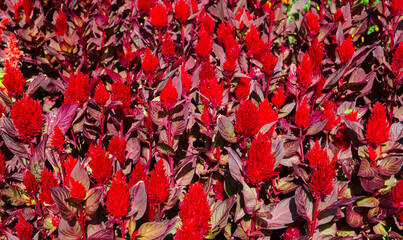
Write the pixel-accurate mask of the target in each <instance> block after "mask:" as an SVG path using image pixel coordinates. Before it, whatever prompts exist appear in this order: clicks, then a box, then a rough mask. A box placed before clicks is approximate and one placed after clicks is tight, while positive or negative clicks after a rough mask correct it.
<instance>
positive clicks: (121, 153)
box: [109, 136, 126, 166]
mask: <svg viewBox="0 0 403 240" xmlns="http://www.w3.org/2000/svg"><path fill="white" fill-rule="evenodd" d="M125 151H126V141H125V140H124V139H123V138H120V137H117V136H114V137H113V138H112V139H111V141H110V142H109V152H110V153H111V154H112V155H114V156H115V157H116V159H117V160H118V162H119V163H120V166H123V165H124V164H125Z"/></svg>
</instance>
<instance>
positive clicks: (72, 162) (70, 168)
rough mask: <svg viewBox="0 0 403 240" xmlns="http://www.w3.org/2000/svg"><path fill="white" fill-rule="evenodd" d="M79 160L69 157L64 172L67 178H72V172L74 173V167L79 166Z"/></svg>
mask: <svg viewBox="0 0 403 240" xmlns="http://www.w3.org/2000/svg"><path fill="white" fill-rule="evenodd" d="M77 162H78V160H77V159H75V158H73V157H72V156H71V155H69V156H68V157H67V159H66V161H65V162H64V164H63V166H64V170H65V171H66V176H70V174H71V172H72V171H73V169H74V167H75V166H76V165H77Z"/></svg>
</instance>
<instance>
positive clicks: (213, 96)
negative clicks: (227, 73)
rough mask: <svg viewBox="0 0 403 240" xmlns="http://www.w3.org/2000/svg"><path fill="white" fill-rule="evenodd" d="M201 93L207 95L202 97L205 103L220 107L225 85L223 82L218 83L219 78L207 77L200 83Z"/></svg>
mask: <svg viewBox="0 0 403 240" xmlns="http://www.w3.org/2000/svg"><path fill="white" fill-rule="evenodd" d="M199 89H200V93H201V94H202V95H203V96H204V97H205V98H202V101H203V102H204V105H208V103H210V104H211V107H213V108H218V107H219V106H221V102H222V94H223V92H224V87H223V85H222V84H218V82H217V79H215V78H211V79H205V80H203V81H202V82H201V83H200V86H199Z"/></svg>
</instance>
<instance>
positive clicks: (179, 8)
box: [175, 0, 190, 23]
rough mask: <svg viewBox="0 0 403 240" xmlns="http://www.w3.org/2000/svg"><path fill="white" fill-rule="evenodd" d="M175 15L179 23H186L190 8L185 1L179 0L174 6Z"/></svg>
mask: <svg viewBox="0 0 403 240" xmlns="http://www.w3.org/2000/svg"><path fill="white" fill-rule="evenodd" d="M175 15H176V17H177V18H178V19H179V21H181V22H183V23H184V22H186V21H187V20H188V17H189V15H190V6H189V4H188V2H187V1H186V0H179V1H178V2H176V4H175Z"/></svg>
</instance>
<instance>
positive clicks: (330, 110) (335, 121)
mask: <svg viewBox="0 0 403 240" xmlns="http://www.w3.org/2000/svg"><path fill="white" fill-rule="evenodd" d="M323 109H324V110H323V114H322V117H321V119H322V120H325V119H329V120H328V121H327V123H326V126H325V128H324V130H325V131H330V130H332V129H333V128H334V127H335V126H337V125H339V123H340V117H337V118H336V113H335V111H336V103H335V102H332V101H329V100H326V101H325V102H324V103H323Z"/></svg>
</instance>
